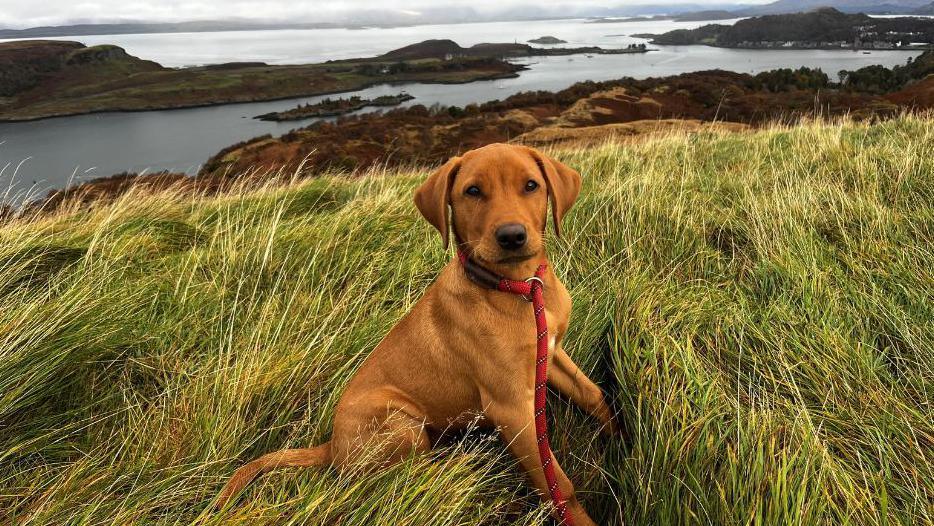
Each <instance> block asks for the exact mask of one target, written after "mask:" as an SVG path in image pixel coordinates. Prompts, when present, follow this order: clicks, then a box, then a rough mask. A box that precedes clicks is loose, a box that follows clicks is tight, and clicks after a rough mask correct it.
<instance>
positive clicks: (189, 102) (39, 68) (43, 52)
mask: <svg viewBox="0 0 934 526" xmlns="http://www.w3.org/2000/svg"><path fill="white" fill-rule="evenodd" d="M646 51H648V50H647V49H645V48H644V47H643V48H634V47H632V46H630V47H629V48H622V49H603V48H600V47H596V46H591V47H580V48H539V47H533V46H529V45H527V44H518V43H516V44H509V43H484V44H477V45H474V46H471V47H468V48H464V47H461V46H460V45H458V44H457V43H456V42H454V41H451V40H426V41H424V42H420V43H418V44H413V45H410V46H405V47H403V48H399V49H396V50H393V51H390V52H388V53H385V54H383V55H379V56H377V57H370V58H357V59H347V60H331V61H327V62H323V63H318V64H304V65H283V66H272V65H268V64H264V63H261V62H236V63H229V64H214V65H209V66H199V67H186V68H167V67H163V66H161V65H160V64H157V63H155V62H152V61H149V60H143V59H140V58H137V57H134V56H132V55H130V54H128V53H127V52H126V51H125V50H124V49H122V48H120V47H117V46H111V45H99V46H91V47H88V46H85V45H84V44H81V43H79V42H69V41H53V40H24V41H15V42H5V43H0V121H7V122H10V121H26V120H35V119H43V118H48V117H59V116H65V115H79V114H86V113H97V112H105V111H149V110H166V109H177V108H192V107H198V106H212V105H219V104H230V103H239V102H260V101H270V100H280V99H290V98H299V97H310V96H315V95H326V94H332V93H340V92H348V91H356V90H360V89H363V88H366V87H369V86H373V85H376V84H388V83H403V82H427V83H440V84H459V83H466V82H473V81H477V80H492V79H501V78H511V77H516V76H518V74H519V72H520V71H522V70H524V69H526V66H523V65H521V64H515V63H512V62H510V61H509V60H508V59H509V58H514V57H530V56H548V55H572V54H578V53H587V54H617V53H644V52H646Z"/></svg>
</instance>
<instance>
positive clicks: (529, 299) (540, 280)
mask: <svg viewBox="0 0 934 526" xmlns="http://www.w3.org/2000/svg"><path fill="white" fill-rule="evenodd" d="M533 281H537V282H538V286H539V288H541V289H542V290H544V289H545V282H544V281H542V278H540V277H538V276H532V277H531V278H526V279H525V282H526V283H528V284H529V295H528V296H526V295H525V294H523V295H522V297H523V298H525V301H532V295H531V291H532V286H533V285H532V282H533Z"/></svg>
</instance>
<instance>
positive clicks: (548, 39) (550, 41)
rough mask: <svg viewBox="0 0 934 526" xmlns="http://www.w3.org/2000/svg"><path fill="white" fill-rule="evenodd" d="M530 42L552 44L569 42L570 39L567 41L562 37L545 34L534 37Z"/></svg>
mask: <svg viewBox="0 0 934 526" xmlns="http://www.w3.org/2000/svg"><path fill="white" fill-rule="evenodd" d="M528 43H529V44H548V45H552V44H567V43H568V41H567V40H561V39H560V38H557V37H553V36H544V37H538V38H533V39H532V40H529V41H528Z"/></svg>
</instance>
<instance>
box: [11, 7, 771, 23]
mask: <svg viewBox="0 0 934 526" xmlns="http://www.w3.org/2000/svg"><path fill="white" fill-rule="evenodd" d="M732 1H733V0H616V1H612V0H609V1H602V2H601V1H594V0H583V1H565V2H550V1H549V2H542V1H541V0H538V1H535V0H447V1H441V2H439V1H434V2H432V1H430V0H378V1H374V0H344V1H328V2H320V1H314V2H309V1H302V0H150V1H145V2H144V1H138V0H43V1H41V2H37V1H36V0H0V28H15V29H21V28H26V27H35V26H43V25H62V24H74V23H110V22H120V21H146V22H178V21H185V20H218V19H228V18H245V19H258V20H274V21H294V22H319V21H321V22H327V21H340V20H341V19H342V18H344V19H346V17H347V16H348V15H349V14H352V13H354V12H360V11H364V12H365V11H368V10H369V11H374V10H381V9H391V10H393V11H396V12H397V13H398V14H399V16H406V15H407V14H408V15H410V16H419V14H425V13H426V12H439V11H441V10H449V11H452V12H455V13H456V12H459V11H462V12H463V13H465V16H467V15H469V13H470V12H471V11H470V10H471V9H473V10H475V11H476V12H479V13H487V14H489V13H493V12H496V11H502V10H509V9H522V8H523V7H524V6H529V5H533V6H538V7H539V8H541V7H542V6H545V5H547V6H548V7H547V8H546V9H547V10H550V11H555V10H559V9H561V8H564V9H566V10H567V11H568V12H569V13H571V14H573V12H574V11H577V12H580V11H582V10H584V9H589V8H599V7H616V6H626V5H631V4H659V5H663V4H670V3H692V4H698V5H711V4H724V3H731V2H732ZM765 1H768V0H735V2H736V3H739V2H742V3H762V2H765ZM558 4H560V5H558Z"/></svg>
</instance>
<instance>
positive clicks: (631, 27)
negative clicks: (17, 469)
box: [0, 20, 918, 193]
mask: <svg viewBox="0 0 934 526" xmlns="http://www.w3.org/2000/svg"><path fill="white" fill-rule="evenodd" d="M699 25H703V23H702V22H690V23H687V22H683V23H679V22H671V21H652V22H618V23H607V24H589V23H586V22H584V21H581V20H558V21H542V22H497V23H483V24H461V25H435V26H418V27H407V28H393V29H366V30H348V29H328V30H304V31H244V32H222V33H189V34H161V35H106V36H91V37H80V38H78V40H80V41H82V42H84V43H86V44H89V45H93V44H99V43H114V44H117V45H120V46H122V47H125V48H126V49H127V50H128V51H129V52H130V53H132V54H134V55H136V56H139V57H142V58H146V59H151V60H155V61H157V62H160V63H163V64H165V65H172V66H183V65H195V64H205V63H217V62H229V61H243V60H251V61H252V60H259V61H264V62H268V63H272V64H291V63H307V62H319V61H323V60H327V59H332V58H349V57H360V56H371V55H377V54H381V53H384V52H386V51H389V50H391V49H395V48H398V47H401V46H404V45H407V44H411V43H414V42H418V41H421V40H425V39H428V38H451V39H453V40H455V41H457V42H458V43H460V44H461V45H464V46H467V45H472V44H476V43H479V42H504V41H511V40H518V41H520V42H522V41H525V40H528V39H531V38H535V37H539V36H542V35H553V36H556V37H558V38H561V39H564V40H567V41H568V44H565V46H584V45H599V46H603V47H618V46H625V45H627V44H630V43H634V42H644V40H641V39H636V38H632V37H628V36H625V35H629V34H632V33H646V32H648V33H661V32H664V31H668V30H671V29H675V28H689V27H696V26H699ZM917 54H918V52H906V51H873V52H872V53H871V54H869V55H866V54H863V53H854V52H852V51H846V50H840V51H825V50H736V49H719V48H710V47H704V46H684V47H667V46H666V47H661V48H660V49H659V51H653V52H651V53H646V54H634V55H594V56H593V57H591V58H588V57H587V56H585V55H574V56H570V57H535V58H532V59H523V60H521V61H518V62H520V63H523V64H527V65H528V66H529V68H530V69H529V70H527V71H523V72H521V73H520V76H519V77H518V78H514V79H503V80H495V81H483V82H474V83H470V84H460V85H439V84H407V85H404V86H387V85H380V86H374V87H372V88H369V89H365V90H361V91H360V92H357V94H360V95H362V96H367V97H368V96H377V95H384V94H394V93H398V92H399V91H400V90H403V89H404V90H405V91H407V92H408V93H410V94H412V95H414V96H415V100H413V101H410V102H408V103H406V104H405V105H412V104H424V105H427V106H430V105H432V104H436V103H438V104H445V105H458V106H463V105H465V104H469V103H472V102H483V101H487V100H492V99H502V98H505V97H508V96H509V95H512V94H514V93H518V92H520V91H527V90H537V89H543V90H551V91H553V90H560V89H563V88H566V87H568V86H570V85H571V84H574V83H575V82H579V81H582V80H610V79H616V78H619V77H624V76H630V77H636V78H645V77H655V76H666V75H674V74H678V73H684V72H689V71H698V70H705V69H715V68H719V69H726V70H732V71H739V72H748V73H756V72H760V71H765V70H769V69H774V68H778V67H800V66H808V67H817V68H821V69H823V70H824V71H825V72H827V73H828V74H829V75H831V77H834V76H835V75H836V73H837V71H839V70H841V69H857V68H860V67H863V66H866V65H870V64H883V65H885V66H893V65H896V64H903V63H904V62H905V61H906V60H907V59H908V57H909V56H914V55H917ZM321 98H323V97H307V98H302V99H293V100H287V101H276V102H261V103H248V104H232V105H226V106H215V107H209V108H194V109H187V110H171V111H153V112H141V113H104V114H96V115H82V116H75V117H61V118H55V119H46V120H42V121H35V122H25V123H0V189H6V188H10V189H11V192H12V193H17V192H24V191H29V190H31V191H32V192H34V193H35V192H42V191H45V190H47V189H49V188H54V187H62V186H64V185H66V184H69V183H77V182H81V181H83V180H86V179H90V178H95V177H101V176H106V175H111V174H114V173H119V172H123V171H133V172H141V171H147V170H148V171H153V170H173V171H181V172H187V173H196V172H197V171H198V168H199V167H200V165H201V163H203V162H204V161H206V160H207V158H208V157H209V156H211V155H212V154H214V153H216V152H217V151H218V150H220V149H221V148H224V147H226V146H229V145H231V144H234V143H236V142H239V141H242V140H245V139H248V138H251V137H255V136H257V135H263V134H266V133H270V134H273V135H281V134H283V133H286V132H288V131H289V130H292V129H294V128H297V127H301V126H306V125H308V124H309V123H310V122H312V120H306V121H297V122H288V123H274V122H264V121H259V120H255V119H253V118H252V117H254V116H256V115H260V114H262V113H268V112H270V111H278V110H284V109H288V108H291V107H294V106H295V105H296V104H298V103H305V102H315V101H318V100H320V99H321Z"/></svg>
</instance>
